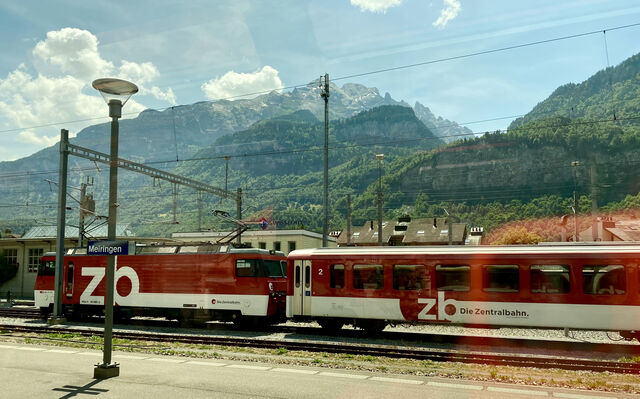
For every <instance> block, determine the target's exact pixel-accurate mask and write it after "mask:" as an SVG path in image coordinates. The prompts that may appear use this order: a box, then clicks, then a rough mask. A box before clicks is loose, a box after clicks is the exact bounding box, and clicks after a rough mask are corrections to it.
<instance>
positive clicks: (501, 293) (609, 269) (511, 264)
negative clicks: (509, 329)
mask: <svg viewBox="0 0 640 399" xmlns="http://www.w3.org/2000/svg"><path fill="white" fill-rule="evenodd" d="M287 273H288V275H289V281H288V289H287V316H288V317H290V318H297V319H314V320H316V321H318V323H320V324H321V325H322V326H324V327H328V328H339V327H341V326H342V325H344V324H354V325H356V326H360V327H363V328H365V329H371V330H380V329H382V328H384V326H385V325H387V324H388V323H395V322H427V323H453V324H460V325H476V326H522V327H542V328H570V329H593V330H612V331H620V332H622V334H623V336H625V337H626V338H631V337H636V338H638V334H639V333H638V332H639V331H640V246H638V245H573V246H555V245H549V246H542V245H539V246H500V247H499V246H473V247H461V246H456V247H449V246H438V247H433V246H432V247H349V248H321V249H305V250H297V251H293V252H292V253H290V254H289V256H288V272H287Z"/></svg>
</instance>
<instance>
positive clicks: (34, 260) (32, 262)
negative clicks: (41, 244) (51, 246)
mask: <svg viewBox="0 0 640 399" xmlns="http://www.w3.org/2000/svg"><path fill="white" fill-rule="evenodd" d="M42 254H44V249H43V248H29V256H28V262H29V263H28V268H27V270H28V272H29V273H37V272H38V266H39V265H40V258H42Z"/></svg>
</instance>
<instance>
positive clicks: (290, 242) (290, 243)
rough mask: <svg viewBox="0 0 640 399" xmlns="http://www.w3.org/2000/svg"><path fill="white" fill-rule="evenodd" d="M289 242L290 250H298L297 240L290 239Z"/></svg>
mask: <svg viewBox="0 0 640 399" xmlns="http://www.w3.org/2000/svg"><path fill="white" fill-rule="evenodd" d="M287 244H289V252H292V251H295V250H296V242H295V241H289V242H288V243H287Z"/></svg>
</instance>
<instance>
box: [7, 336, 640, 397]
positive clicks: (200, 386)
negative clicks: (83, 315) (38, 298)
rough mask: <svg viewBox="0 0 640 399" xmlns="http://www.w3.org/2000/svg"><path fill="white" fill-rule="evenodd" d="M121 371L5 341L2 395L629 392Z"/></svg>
mask: <svg viewBox="0 0 640 399" xmlns="http://www.w3.org/2000/svg"><path fill="white" fill-rule="evenodd" d="M113 359H114V361H116V362H118V363H120V376H119V377H115V378H111V379H107V380H94V379H93V378H92V377H93V369H94V364H96V363H99V362H101V360H102V352H98V351H91V350H85V349H73V348H59V347H48V346H37V345H28V344H0V397H1V398H74V397H78V398H82V397H94V398H102V399H106V398H135V399H143V398H153V399H160V398H178V399H183V398H349V399H355V398H385V399H389V398H423V397H424V398H456V399H457V398H465V399H470V398H491V399H503V398H505V399H506V398H527V397H536V398H544V397H547V398H568V399H600V398H626V397H630V396H625V395H616V394H604V393H603V394H600V393H591V392H584V391H569V390H560V389H537V388H535V387H522V386H515V385H506V384H481V383H478V382H469V381H459V380H445V379H434V378H426V377H425V378H421V377H414V376H393V375H388V374H372V373H362V372H352V371H348V370H335V369H323V368H309V367H299V368H296V367H295V366H283V367H280V366H278V365H269V364H257V363H244V362H232V361H215V360H201V359H191V358H185V357H171V356H156V355H145V354H141V353H136V354H129V353H123V352H114V356H113Z"/></svg>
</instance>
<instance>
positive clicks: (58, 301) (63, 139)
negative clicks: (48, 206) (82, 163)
mask: <svg viewBox="0 0 640 399" xmlns="http://www.w3.org/2000/svg"><path fill="white" fill-rule="evenodd" d="M68 143H69V131H68V130H66V129H62V130H60V167H59V169H58V221H57V223H58V232H57V236H56V272H55V284H54V299H53V317H52V318H51V319H50V321H49V322H50V323H51V324H56V323H64V322H65V320H64V318H63V317H62V266H63V260H64V237H65V235H64V230H65V225H66V216H67V215H66V209H67V165H68V160H69V151H68V149H67V144H68Z"/></svg>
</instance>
